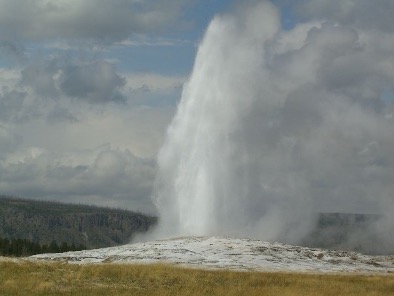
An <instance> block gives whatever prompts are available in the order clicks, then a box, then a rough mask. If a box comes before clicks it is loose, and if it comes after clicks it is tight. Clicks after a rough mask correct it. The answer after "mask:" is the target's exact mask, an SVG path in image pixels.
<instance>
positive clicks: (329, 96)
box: [152, 1, 394, 247]
mask: <svg viewBox="0 0 394 296" xmlns="http://www.w3.org/2000/svg"><path fill="white" fill-rule="evenodd" d="M376 48H377V47H376V46H373V45H372V46H371V47H368V45H366V46H365V50H364V49H360V39H359V35H358V32H357V31H355V30H353V29H350V28H346V27H340V26H337V25H335V24H334V25H333V24H329V23H327V24H324V23H307V24H302V25H299V26H297V27H296V28H294V29H293V30H291V31H288V32H284V31H282V30H281V29H280V20H279V15H278V12H277V10H276V8H275V7H274V6H273V5H271V4H270V3H268V2H265V1H260V2H257V3H255V4H254V5H252V6H251V7H249V8H244V9H240V10H238V12H237V13H235V14H233V15H223V16H217V17H215V18H214V19H213V21H212V22H211V24H210V25H209V28H208V30H207V32H206V34H205V37H204V39H203V40H202V42H201V44H200V47H199V49H198V53H197V57H196V61H195V66H194V69H193V72H192V74H191V77H190V79H189V81H188V83H186V84H185V86H184V90H183V94H182V99H181V101H180V104H179V106H178V110H177V113H176V116H175V118H174V120H173V122H172V123H171V125H170V127H169V129H168V133H167V138H166V141H165V143H164V146H163V147H162V149H161V151H160V153H159V156H158V168H159V171H158V177H157V180H156V185H155V192H154V199H155V202H156V205H157V208H158V211H159V225H158V227H157V228H156V230H155V231H154V233H153V234H152V235H153V237H154V238H165V237H173V236H183V235H232V236H250V237H254V238H260V239H264V240H281V241H285V242H290V243H297V242H298V241H300V240H302V238H303V237H304V236H305V235H306V234H308V232H309V231H310V230H311V227H312V225H314V224H315V222H316V217H317V215H316V213H318V212H319V211H333V212H365V211H370V210H371V205H374V207H372V212H374V213H379V211H380V214H383V215H384V216H385V217H388V215H386V214H388V213H390V210H387V209H388V208H390V206H389V207H387V205H388V204H391V203H390V200H392V199H391V196H390V195H389V194H388V192H390V191H391V190H393V191H394V188H393V185H392V183H393V182H391V183H390V182H388V183H385V184H380V183H379V182H380V181H379V180H385V177H389V176H392V173H394V165H386V166H381V167H379V165H381V163H382V159H381V157H380V155H381V154H382V153H383V154H385V156H386V159H384V161H388V162H389V163H391V162H390V160H389V159H392V160H393V163H394V159H393V157H392V156H391V155H392V153H389V151H391V150H390V149H388V150H387V147H394V140H392V139H394V132H393V131H394V128H393V126H394V124H393V120H390V119H389V117H387V116H386V115H385V113H384V112H382V111H378V106H381V105H378V103H376V102H377V101H380V100H379V93H382V92H383V91H384V89H385V85H384V84H382V83H380V82H379V83H376V85H375V84H374V83H373V81H372V82H371V83H369V84H364V83H363V81H364V77H365V76H367V75H369V74H370V72H371V71H372V70H370V69H372V67H369V66H366V67H361V66H360V61H359V60H358V58H359V57H360V55H362V54H365V55H371V53H372V54H375V53H374V50H376ZM386 54H387V53H386ZM343 57H346V58H343ZM341 59H342V60H341ZM361 59H363V58H361ZM366 60H367V58H366ZM342 66H343V67H344V68H343V69H342V68H341V67H342ZM353 68H354V69H355V70H354V72H352V71H351V70H349V69H353ZM346 71H347V72H349V73H347V72H346ZM373 71H374V72H373V74H374V75H376V73H377V72H378V70H377V69H376V67H375V68H374V70H373ZM337 73H345V74H342V76H341V77H340V78H338V74H337ZM360 73H363V75H360ZM379 73H380V74H379V75H381V76H382V77H381V80H380V81H390V79H391V78H390V79H389V78H387V77H386V76H387V75H392V74H389V72H387V71H386V70H385V69H384V68H382V70H381V72H379ZM390 73H391V72H390ZM385 75H386V76H385ZM384 145H386V146H384ZM378 167H379V170H377V168H378ZM375 174H376V175H375ZM382 176H385V177H384V178H383V179H379V178H381V177H382ZM386 220H387V221H389V220H390V221H392V219H386ZM390 223H391V222H390ZM390 223H389V224H390ZM389 224H388V223H384V227H383V226H382V227H381V229H392V228H390V226H389ZM386 234H387V233H386ZM386 236H387V235H385V237H386ZM389 237H392V236H389ZM388 245H389V247H391V246H392V242H391V241H390V242H389V244H388Z"/></svg>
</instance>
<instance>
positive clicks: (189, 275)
mask: <svg viewBox="0 0 394 296" xmlns="http://www.w3.org/2000/svg"><path fill="white" fill-rule="evenodd" d="M0 295H84V296H85V295H94V296H98V295H109V296H115V295H252V296H253V295H281V296H290V295H313V296H315V295H332V296H338V295H354V296H356V295H357V296H362V295H374V296H375V295H394V276H393V275H389V276H378V275H368V276H366V275H327V274H302V273H268V272H235V271H207V270H200V269H197V270H196V269H185V268H180V267H175V266H169V265H116V264H100V265H73V264H66V263H32V262H20V263H17V262H0Z"/></svg>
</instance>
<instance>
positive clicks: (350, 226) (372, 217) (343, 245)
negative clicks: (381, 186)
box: [300, 213, 394, 255]
mask: <svg viewBox="0 0 394 296" xmlns="http://www.w3.org/2000/svg"><path fill="white" fill-rule="evenodd" d="M381 218H382V216H380V215H376V214H352V213H320V214H319V215H318V219H317V222H316V225H315V227H314V229H313V230H312V231H311V232H310V234H309V235H308V236H307V237H306V238H304V239H303V240H302V241H301V243H300V244H302V245H303V246H307V247H313V248H323V249H337V250H348V251H356V252H360V253H364V254H370V255H388V254H394V249H393V247H392V244H391V243H390V242H389V240H387V238H384V237H381V236H382V235H383V234H382V233H381V232H380V231H379V228H378V222H379V220H380V219H381ZM377 241H379V242H385V241H386V242H387V243H386V244H384V243H381V244H379V245H377V244H376V242H377Z"/></svg>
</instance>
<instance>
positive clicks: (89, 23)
mask: <svg viewBox="0 0 394 296" xmlns="http://www.w3.org/2000/svg"><path fill="white" fill-rule="evenodd" d="M187 2H188V1H186V2H185V1H178V0H156V1H135V0H114V1H100V0H85V1H79V0H67V1H66V0H39V1H28V0H20V1H9V0H1V1H0V32H1V35H2V38H5V39H10V40H14V39H19V38H22V39H29V40H46V39H51V38H61V39H64V38H65V39H80V38H82V39H83V38H87V39H95V40H101V41H105V42H112V41H119V40H124V39H127V37H129V36H130V35H131V34H133V33H146V32H160V31H162V30H163V28H164V27H168V26H170V25H173V24H174V23H175V22H176V21H177V20H179V19H180V16H181V13H182V9H183V7H184V6H185V5H186V4H187Z"/></svg>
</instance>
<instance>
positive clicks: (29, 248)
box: [0, 238, 86, 257]
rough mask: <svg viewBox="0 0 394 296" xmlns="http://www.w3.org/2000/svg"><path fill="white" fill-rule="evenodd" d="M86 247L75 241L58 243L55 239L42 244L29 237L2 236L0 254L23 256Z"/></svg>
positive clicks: (76, 249) (77, 249)
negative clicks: (76, 243) (9, 237)
mask: <svg viewBox="0 0 394 296" xmlns="http://www.w3.org/2000/svg"><path fill="white" fill-rule="evenodd" d="M85 249H86V246H84V245H82V244H80V245H77V246H76V245H75V244H74V243H71V244H68V243H67V242H62V243H61V244H58V243H57V242H56V241H54V240H53V241H52V242H51V243H50V244H49V245H47V244H42V245H40V244H39V243H36V242H32V241H30V240H28V239H20V238H15V239H8V238H0V256H13V257H23V256H31V255H36V254H45V253H62V252H69V251H81V250H85Z"/></svg>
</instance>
